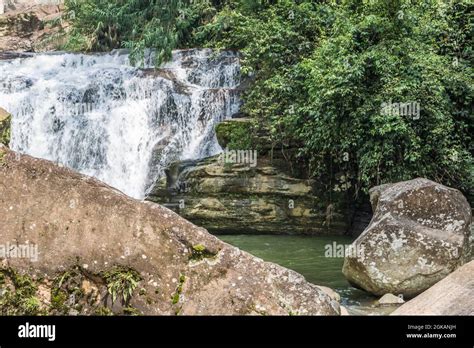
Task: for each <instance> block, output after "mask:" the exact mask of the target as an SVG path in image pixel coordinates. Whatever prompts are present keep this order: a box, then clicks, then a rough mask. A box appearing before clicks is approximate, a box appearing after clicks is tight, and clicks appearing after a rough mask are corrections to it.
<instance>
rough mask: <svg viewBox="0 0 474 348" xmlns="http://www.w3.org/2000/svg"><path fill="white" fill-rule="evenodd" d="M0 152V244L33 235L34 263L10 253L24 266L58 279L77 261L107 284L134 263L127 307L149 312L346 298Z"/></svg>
mask: <svg viewBox="0 0 474 348" xmlns="http://www.w3.org/2000/svg"><path fill="white" fill-rule="evenodd" d="M0 151H1V152H2V153H4V155H3V160H2V164H1V165H0V244H6V243H8V242H9V243H18V244H24V243H26V241H28V242H29V243H30V245H37V247H38V251H39V257H38V260H37V262H34V260H33V259H31V260H30V259H28V258H23V259H22V258H7V259H6V266H7V267H9V268H11V269H13V270H15V271H17V272H20V273H28V275H30V276H31V277H33V278H35V279H36V278H37V276H38V275H40V276H41V277H42V278H47V279H54V278H56V277H57V275H58V274H62V273H64V272H65V271H67V270H70V269H73V268H74V269H79V270H80V272H81V274H82V275H86V276H87V277H89V278H90V279H94V284H96V285H97V286H101V284H103V282H104V279H103V277H102V278H101V275H103V274H104V272H107V271H109V270H111V269H112V267H116V266H121V267H125V268H127V269H132V270H135V271H136V272H138V274H139V276H140V278H141V280H140V281H139V282H138V284H137V287H136V290H135V291H134V292H133V296H132V299H131V301H130V303H129V305H130V306H132V307H133V308H135V309H136V310H137V311H139V312H140V313H142V314H148V315H152V314H176V313H180V314H283V315H285V314H286V315H287V314H311V315H313V314H314V315H338V314H339V304H338V303H337V302H336V301H333V300H331V299H330V297H329V296H328V295H326V294H325V293H324V292H323V291H321V290H320V289H319V288H318V287H317V286H316V285H313V284H310V283H308V282H306V281H305V279H304V278H303V277H302V276H301V275H299V274H297V273H296V272H293V271H291V270H288V269H285V268H283V267H280V266H278V265H275V264H272V263H267V262H263V261H262V260H260V259H258V258H256V257H253V256H251V255H250V254H248V253H246V252H243V251H241V250H239V249H237V248H235V247H232V246H230V245H228V244H226V243H223V242H222V241H220V240H219V239H217V238H216V237H214V236H212V235H210V234H209V233H207V231H206V230H204V229H202V228H199V227H197V226H195V225H193V224H191V223H190V222H188V221H186V220H184V219H183V218H181V217H179V216H178V215H176V214H175V213H173V212H172V211H170V210H168V209H166V208H164V207H161V206H160V205H158V204H154V203H150V202H140V201H137V200H134V199H131V198H129V197H127V196H126V195H124V194H123V193H121V192H119V191H117V190H115V189H113V188H111V187H109V186H107V185H105V184H103V183H102V182H99V181H98V180H95V179H93V178H90V177H87V176H84V175H80V174H77V173H75V172H73V171H72V170H69V169H67V168H61V167H58V166H56V165H54V164H53V163H51V162H49V161H45V160H40V159H36V158H32V157H29V156H26V155H19V154H15V153H14V152H12V151H10V150H8V149H7V148H6V147H3V146H1V145H0ZM72 280H74V278H71V280H70V281H72ZM78 284H79V287H80V286H81V283H80V282H79V283H78ZM96 285H94V286H96ZM86 287H87V286H86ZM87 288H88V287H87ZM138 292H139V293H140V294H143V296H141V295H140V294H137V293H138ZM72 300H74V298H72ZM68 301H69V300H68ZM104 301H105V303H106V304H107V306H108V308H109V309H110V308H112V310H114V311H115V309H114V308H115V307H112V306H110V301H109V300H107V299H105V300H104ZM74 310H75V311H80V309H77V308H76V309H74ZM127 310H128V311H131V309H129V308H127ZM102 312H104V311H102ZM88 313H90V309H89V312H88Z"/></svg>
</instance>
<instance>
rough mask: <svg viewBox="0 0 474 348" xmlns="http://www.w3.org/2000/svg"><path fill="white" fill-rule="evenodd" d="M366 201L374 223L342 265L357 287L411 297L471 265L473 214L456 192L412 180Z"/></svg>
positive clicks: (387, 187) (379, 190)
mask: <svg viewBox="0 0 474 348" xmlns="http://www.w3.org/2000/svg"><path fill="white" fill-rule="evenodd" d="M370 196H371V203H372V206H373V210H374V216H373V219H372V221H371V223H370V225H369V226H368V227H367V229H366V230H365V231H364V232H363V233H362V234H361V235H360V236H359V238H357V240H356V241H355V242H354V243H353V245H352V246H353V247H354V250H355V251H357V252H355V253H351V255H349V256H348V257H346V258H345V260H344V266H343V273H344V275H345V276H346V278H347V279H348V280H349V282H351V283H352V284H354V285H355V286H357V287H360V288H362V289H364V290H366V291H368V292H371V293H373V294H376V295H384V294H386V293H392V294H395V295H399V294H402V295H404V296H407V297H413V296H415V295H417V294H419V293H421V292H423V291H424V290H426V289H428V288H429V287H430V286H432V285H433V284H435V283H436V282H438V281H439V280H441V279H443V278H444V277H446V276H447V275H448V274H449V273H451V272H453V271H454V270H455V269H456V268H458V267H460V266H461V265H462V264H463V263H465V262H466V261H468V260H469V253H470V250H469V249H470V247H469V235H470V224H471V209H470V206H469V204H468V203H467V201H466V198H465V197H464V196H463V195H462V194H461V193H460V192H459V191H458V190H455V189H452V188H449V187H446V186H443V185H440V184H437V183H435V182H433V181H430V180H426V179H415V180H410V181H405V182H399V183H396V184H388V185H382V186H378V187H375V188H373V189H372V190H371V192H370Z"/></svg>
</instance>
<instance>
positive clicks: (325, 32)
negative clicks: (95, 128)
mask: <svg viewBox="0 0 474 348" xmlns="http://www.w3.org/2000/svg"><path fill="white" fill-rule="evenodd" d="M67 6H68V7H69V9H70V10H71V11H74V12H73V13H74V18H73V25H74V30H73V34H72V36H71V40H70V42H69V46H68V48H76V49H81V50H83V49H86V50H107V49H111V48H117V47H125V48H129V49H131V51H132V53H133V56H134V57H135V59H136V61H137V63H140V58H141V54H142V52H143V49H144V48H152V49H155V50H157V52H158V53H159V54H158V55H157V56H158V62H161V61H163V60H166V59H168V58H169V57H170V53H171V50H172V49H174V48H179V47H195V46H207V47H214V48H221V49H239V50H240V51H241V52H242V55H243V59H242V62H243V73H244V74H245V76H247V77H249V78H251V80H252V85H251V87H250V88H249V89H248V91H247V92H246V94H245V105H244V110H243V111H244V112H245V113H246V114H248V115H249V116H250V117H253V118H255V119H256V120H257V121H258V124H259V126H260V127H265V128H267V129H269V130H270V131H271V134H272V141H273V142H274V145H275V146H276V147H279V148H281V149H282V151H288V156H289V158H291V160H292V161H294V162H298V163H303V165H304V166H305V168H306V172H307V175H308V176H311V177H314V178H317V179H319V181H320V182H322V183H324V184H325V185H326V186H327V187H328V188H331V189H333V190H347V189H350V190H351V191H353V192H354V193H357V192H359V191H360V190H363V191H366V190H367V189H368V188H370V187H371V186H373V185H375V184H380V183H384V182H390V181H398V180H404V179H410V178H413V177H418V176H423V177H427V178H430V179H433V180H436V181H438V182H441V183H444V184H448V185H452V186H455V187H458V188H460V189H462V190H464V191H465V192H468V191H469V190H472V187H473V175H474V174H473V172H474V166H473V151H474V147H473V141H472V140H473V139H472V137H473V134H474V130H473V124H474V123H473V110H472V106H473V102H472V95H473V93H472V90H473V65H472V63H473V52H472V49H473V23H472V20H473V8H474V5H473V4H472V3H471V2H470V1H468V0H459V1H449V0H445V1H437V0H416V1H415V0H413V1H412V0H392V1H386V0H366V1H363V0H345V1H330V0H328V1H309V0H308V1H305V0H300V1H290V0H274V1H271V0H221V1H217V0H216V1H211V0H194V1H192V0H189V1H180V0H171V1H170V0H113V1H106V0H83V1H79V0H68V1H67ZM400 103H401V104H402V105H411V106H413V105H418V106H419V108H418V109H416V110H417V111H419V112H414V110H413V107H412V110H411V112H400V109H397V108H391V109H387V108H384V107H383V106H384V105H385V106H386V105H392V106H396V105H399V104H400ZM295 148H296V149H297V151H294V149H295ZM292 149H293V150H292Z"/></svg>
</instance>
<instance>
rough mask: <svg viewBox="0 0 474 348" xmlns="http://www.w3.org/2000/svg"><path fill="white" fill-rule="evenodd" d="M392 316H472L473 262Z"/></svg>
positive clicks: (473, 303)
mask: <svg viewBox="0 0 474 348" xmlns="http://www.w3.org/2000/svg"><path fill="white" fill-rule="evenodd" d="M392 315H474V261H471V262H469V263H467V264H465V265H464V266H462V267H460V268H459V269H457V270H456V271H455V272H453V273H451V274H450V275H448V276H447V277H446V278H444V279H443V280H441V281H440V282H438V283H436V284H435V285H433V286H432V287H431V288H429V289H428V290H426V291H425V292H423V293H422V294H420V295H418V296H417V297H415V298H414V299H412V300H410V301H408V302H407V303H405V304H404V305H403V306H401V307H400V308H398V309H397V310H395V311H394V312H393V313H392Z"/></svg>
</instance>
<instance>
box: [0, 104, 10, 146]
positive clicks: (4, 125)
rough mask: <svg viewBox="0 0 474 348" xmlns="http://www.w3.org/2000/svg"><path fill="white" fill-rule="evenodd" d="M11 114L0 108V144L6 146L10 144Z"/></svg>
mask: <svg viewBox="0 0 474 348" xmlns="http://www.w3.org/2000/svg"><path fill="white" fill-rule="evenodd" d="M11 120H12V116H11V115H10V114H9V113H8V112H7V111H6V110H4V109H2V108H0V144H3V145H5V146H8V145H9V144H10V135H11Z"/></svg>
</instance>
